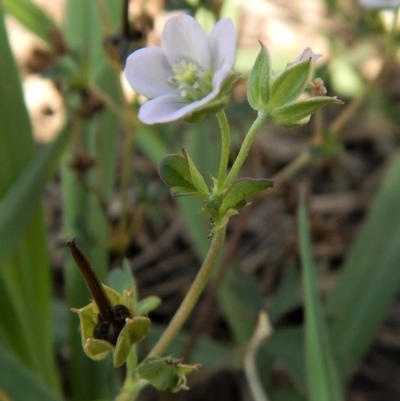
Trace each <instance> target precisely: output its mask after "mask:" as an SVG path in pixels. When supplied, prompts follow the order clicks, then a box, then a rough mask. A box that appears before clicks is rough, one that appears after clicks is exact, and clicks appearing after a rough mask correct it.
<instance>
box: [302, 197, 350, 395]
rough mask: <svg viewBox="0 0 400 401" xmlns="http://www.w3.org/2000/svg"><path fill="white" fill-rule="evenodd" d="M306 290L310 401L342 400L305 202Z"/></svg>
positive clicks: (303, 206) (307, 362) (303, 256)
mask: <svg viewBox="0 0 400 401" xmlns="http://www.w3.org/2000/svg"><path fill="white" fill-rule="evenodd" d="M298 224H299V236H300V254H301V264H302V276H303V287H304V309H305V354H306V367H307V384H308V385H307V387H308V394H309V397H310V401H343V400H344V395H343V389H342V384H341V382H340V379H339V375H338V371H337V368H336V362H335V360H334V357H333V352H332V348H331V343H330V340H329V336H328V331H327V328H326V324H325V319H324V316H323V313H322V307H321V304H320V300H319V296H318V286H317V279H316V275H315V266H314V261H313V257H312V251H311V243H310V229H309V226H308V217H307V212H306V207H305V202H304V199H303V198H302V199H301V200H300V205H299V210H298Z"/></svg>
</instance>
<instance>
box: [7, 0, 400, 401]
mask: <svg viewBox="0 0 400 401" xmlns="http://www.w3.org/2000/svg"><path fill="white" fill-rule="evenodd" d="M181 12H187V13H190V14H192V15H194V16H195V17H196V18H197V19H198V21H199V22H200V23H201V24H202V25H203V27H204V28H205V29H206V30H207V31H209V30H210V29H211V28H212V26H213V25H214V24H215V22H216V21H217V20H218V19H220V18H225V17H230V18H232V19H233V20H234V23H235V26H236V29H237V45H238V49H237V61H236V65H235V70H236V71H237V72H238V73H240V76H239V78H238V79H237V81H236V82H235V84H234V87H233V90H232V96H231V99H232V101H231V103H230V104H229V105H228V107H227V108H226V113H227V117H228V120H229V123H230V126H231V133H232V155H231V156H232V157H231V160H232V161H233V160H234V157H235V155H236V154H237V152H238V149H239V147H240V144H241V142H242V140H243V138H244V136H245V134H246V132H247V131H248V129H249V127H250V126H251V124H252V122H253V121H254V119H255V118H256V112H255V111H254V110H252V109H251V108H250V106H249V105H248V103H247V100H246V84H247V77H248V74H249V73H250V71H251V68H252V65H253V63H254V60H255V58H256V56H257V54H258V51H259V43H258V41H261V42H262V43H263V44H264V45H265V46H266V47H267V48H268V49H269V51H270V53H271V58H272V65H273V68H274V70H275V71H279V70H280V69H282V68H284V67H285V66H286V64H287V63H289V62H291V61H293V60H294V59H295V58H296V57H297V56H298V55H299V54H300V53H301V52H302V51H303V50H304V49H305V48H306V47H311V48H312V50H313V51H314V52H315V53H318V54H322V55H323V56H322V57H321V58H320V59H319V60H318V62H317V65H316V72H315V76H317V77H320V78H322V79H323V81H324V83H325V86H326V88H327V89H328V95H329V96H337V97H338V98H340V99H341V100H343V101H344V102H345V104H344V105H343V106H338V105H331V106H328V107H325V108H323V109H321V110H320V111H318V112H317V113H315V114H314V115H313V117H312V118H311V121H310V122H309V123H308V124H306V125H305V126H303V127H300V128H296V129H290V130H289V129H283V128H280V127H277V126H274V125H272V124H266V125H265V126H263V127H262V129H261V131H260V133H259V135H258V136H257V138H256V140H255V143H254V145H253V148H252V150H251V153H250V155H249V158H248V160H247V162H246V164H245V166H244V169H243V171H242V176H246V177H253V178H271V179H273V180H274V181H275V185H274V188H273V189H270V190H268V191H266V193H265V194H263V195H261V196H258V197H256V198H254V199H251V204H250V205H249V206H247V207H246V208H244V209H243V210H242V211H241V213H240V214H239V215H237V216H235V217H233V218H232V219H231V221H230V222H229V226H228V235H227V242H226V246H225V251H224V256H223V258H222V260H221V261H220V263H219V266H218V268H217V269H216V271H215V273H214V275H213V277H212V280H211V283H210V285H209V286H208V287H207V290H206V291H205V293H204V294H203V296H202V297H201V299H200V302H199V304H198V306H197V307H196V309H195V311H194V313H193V314H192V316H191V318H190V319H189V321H188V322H187V324H186V326H185V329H184V331H183V332H182V333H181V334H180V335H179V337H178V338H177V339H176V341H175V342H174V344H173V346H172V347H171V349H170V350H169V352H168V355H173V356H175V357H183V358H184V360H185V362H191V363H201V365H202V366H201V368H200V369H199V370H198V371H197V372H195V373H193V374H192V375H191V376H190V378H189V386H190V387H191V389H190V390H189V391H188V392H180V393H178V394H172V393H170V392H168V391H166V392H157V391H155V390H154V389H153V388H150V387H148V388H146V389H145V390H144V391H143V392H142V394H141V395H140V396H139V397H138V399H140V400H211V401H212V400H219V401H222V400H223V401H231V400H232V401H234V400H238V401H239V400H254V384H252V383H253V381H252V379H251V377H249V372H246V368H245V361H246V360H248V358H250V359H253V360H254V361H253V362H254V363H255V365H256V366H257V372H258V376H259V377H258V378H254V377H253V379H255V380H256V381H257V380H259V381H260V383H261V386H262V388H263V391H264V393H263V396H260V397H261V398H259V397H258V398H257V397H256V399H257V401H258V400H259V401H264V400H271V401H286V400H291V401H293V400H315V398H313V397H315V396H313V390H312V389H311V388H310V386H311V387H312V386H315V384H313V383H312V379H311V381H310V371H309V370H307V369H308V368H309V366H310V365H309V364H308V363H309V362H307V361H310V358H311V359H312V355H313V352H317V353H318V350H317V348H318V347H317V345H318V344H319V345H320V346H322V348H323V349H329V350H330V351H329V353H328V356H329V357H330V358H332V361H333V362H332V363H333V365H334V366H335V369H334V370H335V372H337V377H336V376H335V374H332V376H329V375H328V376H329V377H327V378H326V381H322V382H321V386H322V387H324V386H325V388H326V389H328V390H327V393H329V392H330V393H332V397H331V398H326V399H327V400H328V399H329V400H340V399H346V400H351V401H363V400H366V401H367V400H368V401H370V400H371V401H391V400H398V399H400V380H399V377H400V304H399V302H398V289H399V285H400V155H399V150H398V149H399V143H400V51H399V43H400V29H399V27H400V25H399V21H398V18H397V10H396V9H391V10H385V11H381V10H378V9H369V8H365V7H363V6H362V5H360V4H359V3H358V2H357V1H344V0H301V1H298V2H291V1H287V0H249V1H243V2H240V1H235V0H187V1H183V0H181V1H180V0H175V1H174V0H170V1H167V0H165V1H162V0H147V1H146V0H129V1H128V0H112V1H111V0H2V1H0V25H1V26H0V54H1V56H0V88H1V89H0V250H1V260H0V309H1V311H2V312H1V314H0V400H4V401H6V400H17V401H18V400H49V401H50V400H54V401H55V400H62V399H68V400H77V401H78V400H79V401H83V400H106V399H113V398H114V397H115V395H116V394H117V393H118V390H119V389H120V387H121V385H122V381H123V379H124V374H125V372H124V368H120V369H112V368H111V361H110V359H106V360H105V361H102V362H93V361H91V360H90V359H88V358H87V356H86V355H85V354H84V353H83V351H82V345H81V339H80V335H79V327H78V326H79V322H78V318H77V316H76V315H75V314H73V313H71V312H70V308H71V307H74V308H80V307H82V306H84V305H86V304H87V303H88V300H89V299H90V295H89V293H88V290H87V289H86V287H85V284H84V282H83V280H82V278H81V276H80V273H79V271H78V269H77V268H76V266H75V265H74V263H73V262H72V260H71V258H70V256H69V255H68V252H67V249H66V240H67V239H68V238H70V237H72V236H74V237H76V238H77V242H78V244H79V245H80V247H81V248H82V249H83V250H84V251H85V253H86V254H87V256H88V257H89V259H90V260H91V261H92V263H93V265H94V266H95V268H96V270H97V271H98V273H99V276H100V277H101V279H102V280H103V281H104V282H109V283H111V285H114V286H117V287H118V286H121V287H124V286H125V287H126V288H129V287H130V286H129V285H128V286H127V283H128V284H131V283H132V278H131V277H130V275H129V274H128V270H130V272H131V273H132V274H133V276H134V280H135V286H136V288H137V291H138V294H139V297H140V298H145V297H147V296H150V295H156V296H158V297H159V298H160V299H161V301H162V302H161V304H160V306H159V307H158V308H157V309H156V310H155V311H153V312H151V314H150V315H149V317H150V318H151V320H152V329H151V333H150V335H149V338H147V339H146V340H145V341H143V343H141V346H140V349H139V353H140V355H141V357H144V356H145V355H146V352H148V351H149V350H150V348H151V345H152V344H153V343H154V342H155V341H156V339H157V338H158V337H159V335H160V333H161V332H162V331H163V329H164V328H165V327H166V325H167V324H168V322H169V321H170V319H171V318H172V316H173V314H174V312H175V311H176V310H177V308H178V307H179V305H180V303H181V301H182V299H183V297H184V296H185V294H186V292H187V290H188V289H189V287H190V284H191V283H192V281H193V279H194V277H195V275H196V272H197V270H198V268H199V266H200V265H201V263H202V261H203V259H204V256H205V254H206V252H207V249H208V247H209V244H210V239H209V238H208V233H209V230H210V228H211V226H210V222H209V221H208V220H207V218H206V217H205V216H204V215H202V214H201V212H200V210H201V203H200V202H198V200H196V199H192V198H177V199H173V198H172V197H171V195H170V193H169V189H168V187H167V186H166V185H165V184H164V183H163V182H162V181H161V179H160V178H159V176H158V170H157V165H158V163H159V162H160V160H161V159H162V158H163V157H164V156H165V155H167V154H170V153H180V149H181V148H182V147H185V148H186V149H187V150H188V152H189V154H190V155H191V157H192V159H193V160H194V161H195V162H196V165H197V166H198V167H199V169H200V170H201V172H202V173H203V174H204V177H205V178H206V180H207V183H208V184H209V185H211V183H212V181H211V176H212V175H214V176H216V175H217V171H218V161H219V159H218V157H219V146H220V145H219V143H220V136H219V128H218V124H217V120H216V118H215V117H214V116H208V117H206V118H205V119H204V120H202V121H201V122H200V123H196V124H188V123H184V122H174V123H171V124H165V125H164V124H161V125H156V126H144V125H142V124H141V123H140V121H139V120H138V119H137V112H138V109H139V107H140V104H142V103H143V101H144V99H142V98H141V97H140V96H138V95H137V94H135V93H134V92H133V91H132V90H131V89H130V87H129V85H128V84H127V82H126V81H125V79H124V77H123V74H122V70H123V67H124V62H125V59H126V57H127V55H129V54H130V53H131V52H132V51H134V50H136V49H139V48H141V47H143V46H146V45H151V46H159V45H160V38H161V33H162V29H163V26H164V23H165V21H166V20H167V19H168V18H170V17H171V16H172V15H176V14H177V13H181ZM3 20H4V24H3ZM300 188H302V189H303V191H305V192H306V193H307V200H306V203H307V208H308V215H309V218H308V222H309V228H310V230H309V232H310V236H309V237H310V241H311V244H312V245H311V247H310V249H309V250H310V251H312V258H313V265H314V266H315V269H314V273H315V277H314V278H315V279H316V282H317V284H318V291H319V295H320V297H317V298H315V302H316V303H317V304H318V305H319V306H320V307H321V311H322V315H321V316H320V317H318V314H316V316H317V317H316V319H317V320H316V321H317V323H316V324H317V327H320V326H318V325H322V326H321V327H322V329H321V330H317V332H325V329H326V331H327V334H328V335H327V337H325V336H322V337H321V338H320V339H319V340H318V335H317V339H316V342H315V343H313V342H311V345H310V344H309V343H308V342H307V341H306V339H307V338H308V339H309V338H310V332H311V331H310V330H311V328H310V326H308V325H307V324H306V323H305V306H304V305H305V299H308V298H307V297H308V296H311V295H310V294H311V293H308V292H307V291H308V290H307V288H309V286H308V284H309V283H308V284H307V282H306V278H305V277H304V275H303V276H302V271H303V270H304V260H303V262H301V257H300V251H299V243H300V242H301V238H304V237H305V236H307V235H308V234H307V229H306V228H305V227H304V226H303V227H302V226H301V225H300V227H299V224H298V213H297V210H298V203H299V191H300ZM124 259H125V260H126V261H127V265H129V269H128V270H124V273H122V272H121V270H119V269H121V266H122V261H123V260H124ZM302 264H303V266H302ZM116 271H119V272H120V274H119V275H118V274H115V272H116ZM124 274H125V276H124ZM107 277H108V278H107ZM121 277H122V278H121ZM124 277H125V278H124ZM260 310H264V311H266V312H267V313H268V315H269V318H270V320H271V324H272V327H273V333H272V335H271V336H270V337H269V338H268V339H267V340H266V341H264V342H263V343H262V344H259V346H258V347H257V350H256V351H255V353H252V352H251V350H250V347H249V342H250V340H251V338H252V336H253V333H254V331H255V327H256V322H257V317H258V314H259V312H260ZM307 313H312V312H307ZM310 316H311V315H310ZM312 316H313V315H312ZM318 319H320V320H318ZM311 338H312V337H311ZM318 341H321V342H320V343H319V342H318ZM307 344H308V345H307ZM312 344H315V349H314V348H313V347H314V346H313V345H312ZM307 372H308V373H307ZM331 385H334V386H338V387H340V388H341V389H343V394H344V395H341V396H337V395H334V393H336V391H334V390H332V391H330V390H329V386H331ZM262 397H266V398H262Z"/></svg>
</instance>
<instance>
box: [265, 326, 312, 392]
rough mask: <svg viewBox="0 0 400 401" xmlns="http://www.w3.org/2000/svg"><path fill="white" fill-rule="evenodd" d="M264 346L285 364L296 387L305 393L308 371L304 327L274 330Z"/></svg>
mask: <svg viewBox="0 0 400 401" xmlns="http://www.w3.org/2000/svg"><path fill="white" fill-rule="evenodd" d="M264 348H266V349H267V351H268V353H269V354H271V355H273V356H274V357H275V358H276V359H277V360H278V361H279V362H280V363H282V364H283V365H284V366H285V368H286V370H287V371H288V372H289V375H290V376H291V378H292V380H293V382H294V384H295V387H296V388H297V389H298V390H299V391H300V392H302V393H304V392H305V390H306V388H305V387H306V385H305V383H306V371H305V355H304V330H303V328H302V327H299V328H295V329H284V330H279V331H276V332H274V333H273V335H272V338H270V339H269V340H268V342H267V343H266V344H265V346H264Z"/></svg>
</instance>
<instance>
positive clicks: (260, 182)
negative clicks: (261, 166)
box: [220, 178, 274, 216]
mask: <svg viewBox="0 0 400 401" xmlns="http://www.w3.org/2000/svg"><path fill="white" fill-rule="evenodd" d="M273 185H274V183H273V181H271V180H267V179H264V178H260V179H252V178H241V179H239V180H237V181H235V182H234V183H233V184H232V185H231V186H230V187H229V188H228V190H227V191H226V193H225V195H224V198H223V201H222V205H221V208H220V215H221V216H223V215H224V214H225V213H226V212H227V211H228V210H229V209H236V210H238V209H239V208H241V207H243V206H245V205H246V199H247V198H249V197H250V196H254V195H256V194H258V193H259V192H261V191H264V190H265V189H267V188H271V187H272V186H273Z"/></svg>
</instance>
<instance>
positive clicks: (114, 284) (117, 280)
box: [107, 259, 136, 304]
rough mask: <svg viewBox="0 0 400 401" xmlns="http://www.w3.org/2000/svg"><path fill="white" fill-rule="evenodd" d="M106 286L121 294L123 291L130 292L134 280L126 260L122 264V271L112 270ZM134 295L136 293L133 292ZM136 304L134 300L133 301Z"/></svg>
mask: <svg viewBox="0 0 400 401" xmlns="http://www.w3.org/2000/svg"><path fill="white" fill-rule="evenodd" d="M107 283H108V285H109V286H110V287H111V288H113V289H114V290H116V291H118V292H119V293H121V294H122V292H123V290H127V291H130V290H131V289H132V287H135V286H136V283H135V279H134V277H133V275H132V272H131V268H130V266H129V262H128V260H127V259H124V260H123V262H122V269H113V270H111V272H110V274H109V275H108V277H107ZM134 295H136V291H134ZM134 303H135V304H136V300H135V301H134Z"/></svg>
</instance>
